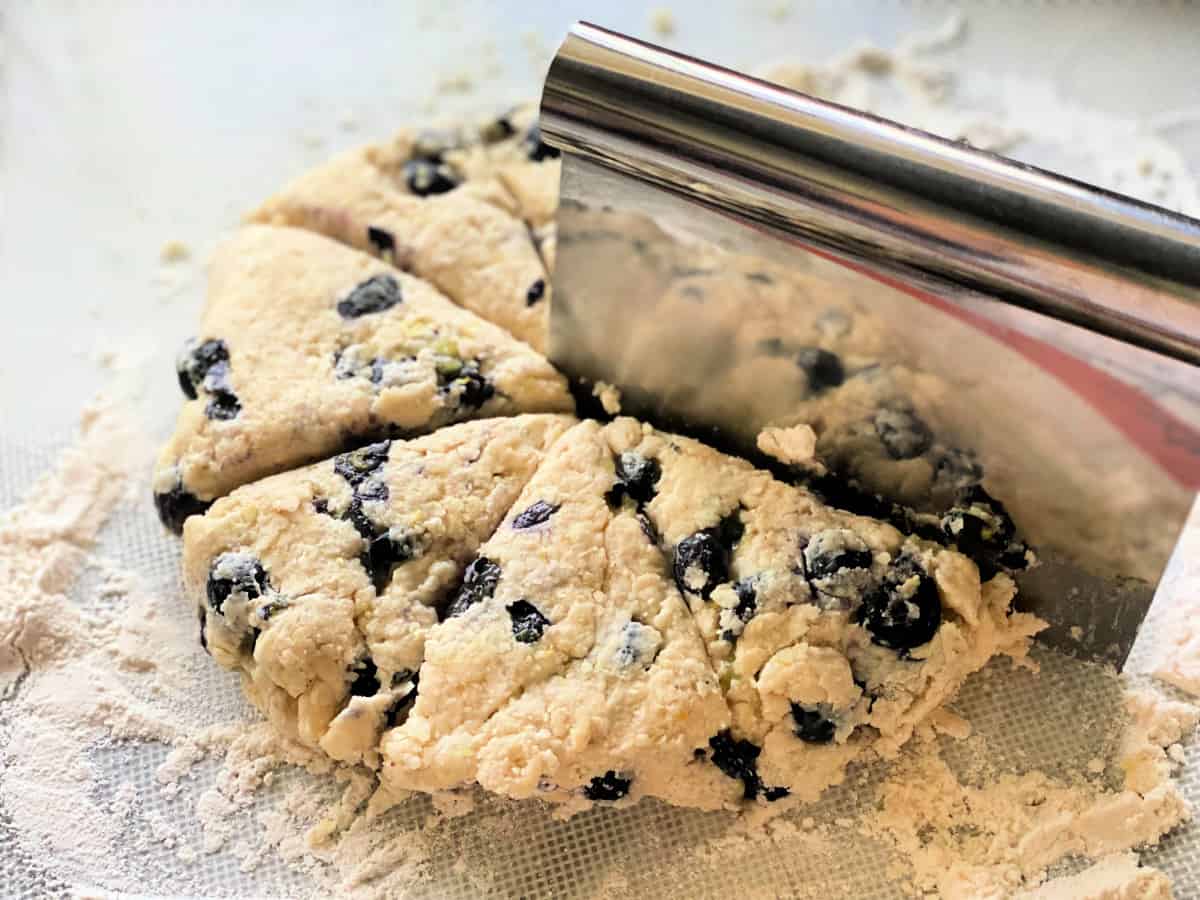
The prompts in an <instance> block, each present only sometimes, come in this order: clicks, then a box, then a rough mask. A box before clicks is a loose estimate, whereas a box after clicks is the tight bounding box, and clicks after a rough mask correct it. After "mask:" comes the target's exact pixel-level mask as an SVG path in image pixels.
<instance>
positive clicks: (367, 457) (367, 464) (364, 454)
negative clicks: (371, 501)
mask: <svg viewBox="0 0 1200 900" xmlns="http://www.w3.org/2000/svg"><path fill="white" fill-rule="evenodd" d="M391 449H392V444H391V441H380V442H379V443H377V444H368V445H367V446H365V447H360V448H359V449H357V450H352V451H350V452H349V453H343V454H341V455H340V456H335V457H334V459H333V471H335V472H337V473H338V474H339V475H341V476H342V477H343V478H345V479H346V481H348V482H350V486H351V487H357V486H358V485H359V484H360V483H361V482H362V481H364V480H365V479H366V478H367V477H369V476H370V475H371V474H372V473H373V472H375V470H376V469H378V468H379V467H380V466H382V465H383V464H384V463H385V462H387V458H388V452H389V451H390V450H391Z"/></svg>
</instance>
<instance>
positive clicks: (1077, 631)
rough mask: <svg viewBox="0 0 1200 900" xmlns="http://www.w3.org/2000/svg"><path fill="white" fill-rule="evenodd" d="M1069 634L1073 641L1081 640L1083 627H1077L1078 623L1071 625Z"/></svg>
mask: <svg viewBox="0 0 1200 900" xmlns="http://www.w3.org/2000/svg"><path fill="white" fill-rule="evenodd" d="M1070 634H1071V640H1073V641H1082V640H1083V629H1082V628H1081V627H1079V626H1078V625H1072V626H1071V631H1070Z"/></svg>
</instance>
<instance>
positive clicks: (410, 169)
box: [404, 159, 462, 197]
mask: <svg viewBox="0 0 1200 900" xmlns="http://www.w3.org/2000/svg"><path fill="white" fill-rule="evenodd" d="M404 182H405V184H407V185H408V189H409V190H410V191H412V192H413V193H414V194H416V195H417V196H418V197H429V196H431V195H433V194H444V193H446V191H452V190H454V189H455V188H456V187H458V186H459V184H461V183H462V182H461V181H459V178H458V176H457V175H455V174H454V172H453V170H451V168H450V167H449V166H444V165H442V164H441V163H439V162H434V161H433V160H428V159H410V160H409V161H408V162H406V163H405V164H404Z"/></svg>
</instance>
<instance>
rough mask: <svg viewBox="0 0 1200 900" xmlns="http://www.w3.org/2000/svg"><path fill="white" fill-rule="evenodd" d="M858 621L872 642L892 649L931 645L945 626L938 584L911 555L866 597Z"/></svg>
mask: <svg viewBox="0 0 1200 900" xmlns="http://www.w3.org/2000/svg"><path fill="white" fill-rule="evenodd" d="M856 618H857V619H858V620H860V621H861V622H862V624H863V627H864V628H866V629H867V631H868V632H870V634H871V640H872V641H873V642H874V643H876V644H879V645H880V646H881V647H887V648H889V649H892V650H911V649H912V648H913V647H919V646H921V645H922V644H925V643H928V642H929V641H930V640H932V639H933V636H934V635H935V634H937V630H938V626H939V625H941V623H942V601H941V598H940V597H939V596H938V589H937V585H936V584H935V583H934V581H933V579H932V578H930V577H929V576H928V575H927V574H925V572H924V571H923V570H922V569H921V568H920V566H919V565H918V564H917V563H916V561H915V560H913V559H912V558H911V557H908V556H901V557H900V558H899V559H897V560H896V564H895V566H894V567H893V568H892V569H891V570H890V571H889V572H888V574H887V577H886V578H885V580H884V581H883V582H882V583H881V584H879V585H876V586H875V587H874V588H873V589H872V590H871V591H870V592H869V593H868V594H867V595H866V596H865V597H863V601H862V605H861V606H860V607H859V609H858V611H857V613H856Z"/></svg>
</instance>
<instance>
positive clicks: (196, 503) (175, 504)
mask: <svg viewBox="0 0 1200 900" xmlns="http://www.w3.org/2000/svg"><path fill="white" fill-rule="evenodd" d="M210 506H212V501H211V500H201V499H200V498H199V497H197V496H196V495H195V494H192V493H191V492H189V491H186V490H184V488H183V485H182V484H181V483H178V482H176V484H175V487H173V488H171V490H169V491H166V492H164V493H161V494H160V493H157V492H156V493H155V494H154V508H155V509H156V510H158V518H159V521H160V522H162V523H163V525H165V526H166V527H167V528H169V529H170V530H171V531H173V532H175V533H176V534H179V533H180V532H182V531H183V523H184V521H185V520H187V518H188V517H189V516H199V515H202V514H203V513H204V512H205V510H207V509H208V508H209V507H210Z"/></svg>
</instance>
